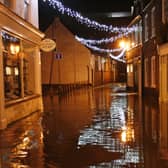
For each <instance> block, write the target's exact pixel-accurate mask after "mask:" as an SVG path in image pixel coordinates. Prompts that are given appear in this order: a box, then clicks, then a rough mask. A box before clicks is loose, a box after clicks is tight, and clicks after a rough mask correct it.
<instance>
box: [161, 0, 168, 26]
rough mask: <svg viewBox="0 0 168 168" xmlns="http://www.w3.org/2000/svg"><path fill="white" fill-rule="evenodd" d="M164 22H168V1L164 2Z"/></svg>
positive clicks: (164, 0)
mask: <svg viewBox="0 0 168 168" xmlns="http://www.w3.org/2000/svg"><path fill="white" fill-rule="evenodd" d="M162 22H163V23H167V22H168V3H167V0H162Z"/></svg>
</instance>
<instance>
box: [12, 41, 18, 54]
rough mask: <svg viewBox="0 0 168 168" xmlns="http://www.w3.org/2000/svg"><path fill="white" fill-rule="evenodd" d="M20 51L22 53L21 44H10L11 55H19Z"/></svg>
mask: <svg viewBox="0 0 168 168" xmlns="http://www.w3.org/2000/svg"><path fill="white" fill-rule="evenodd" d="M19 51H20V45H19V44H14V43H11V44H10V53H11V54H18V53H19Z"/></svg>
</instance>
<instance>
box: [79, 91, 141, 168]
mask: <svg viewBox="0 0 168 168" xmlns="http://www.w3.org/2000/svg"><path fill="white" fill-rule="evenodd" d="M133 95H134V94H130V95H129V96H133ZM126 96H128V94H126V93H122V94H121V93H119V94H117V93H115V94H114V96H113V94H111V103H110V106H109V107H108V108H102V107H107V106H106V105H105V104H102V107H101V106H100V105H99V108H96V111H97V113H96V114H95V116H94V118H93V121H92V124H91V125H90V126H89V127H88V128H85V129H84V130H81V131H80V137H79V141H78V145H79V146H84V145H87V144H94V145H100V146H103V148H105V149H107V151H112V152H121V153H122V154H123V156H122V158H121V159H117V160H113V161H111V162H109V163H101V164H99V166H109V167H112V166H113V167H114V166H115V167H122V166H126V165H129V164H130V165H135V166H136V165H139V166H141V167H143V160H144V159H143V155H142V152H141V151H142V144H138V143H136V139H135V135H134V131H135V130H134V127H133V122H134V118H133V114H132V115H131V117H132V118H130V116H129V115H130V114H129V115H128V113H131V111H128V104H127V103H128V101H127V100H128V99H129V98H128V97H126ZM105 102H106V101H105ZM99 109H100V111H99ZM129 110H130V109H129ZM128 117H129V118H128ZM128 121H129V122H128ZM139 124H141V123H139ZM140 136H142V135H139V137H136V138H141V137H140ZM91 167H93V166H91Z"/></svg>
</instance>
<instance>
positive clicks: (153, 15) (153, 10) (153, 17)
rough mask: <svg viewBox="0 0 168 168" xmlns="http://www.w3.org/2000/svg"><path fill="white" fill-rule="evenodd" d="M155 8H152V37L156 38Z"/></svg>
mask: <svg viewBox="0 0 168 168" xmlns="http://www.w3.org/2000/svg"><path fill="white" fill-rule="evenodd" d="M155 11H156V9H155V7H153V8H152V11H151V30H152V32H151V37H154V36H155V35H156V32H155V31H156V29H155Z"/></svg>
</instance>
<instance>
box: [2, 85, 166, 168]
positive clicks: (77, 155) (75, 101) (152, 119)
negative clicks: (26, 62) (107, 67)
mask: <svg viewBox="0 0 168 168" xmlns="http://www.w3.org/2000/svg"><path fill="white" fill-rule="evenodd" d="M125 89H126V88H125V85H123V84H113V85H112V84H109V85H106V86H104V87H99V88H95V89H92V88H84V89H79V90H76V91H74V92H70V93H69V94H67V95H63V96H60V97H58V96H44V97H43V103H44V112H43V113H41V112H37V113H34V114H32V115H31V116H29V117H27V118H24V119H22V120H20V121H18V122H16V123H13V124H11V125H9V126H8V128H7V129H5V130H3V131H1V132H0V168H168V104H160V105H159V104H158V103H157V102H155V101H152V100H149V99H147V100H145V99H144V100H141V99H140V98H139V97H138V95H136V94H135V93H127V92H126V90H125Z"/></svg>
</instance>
